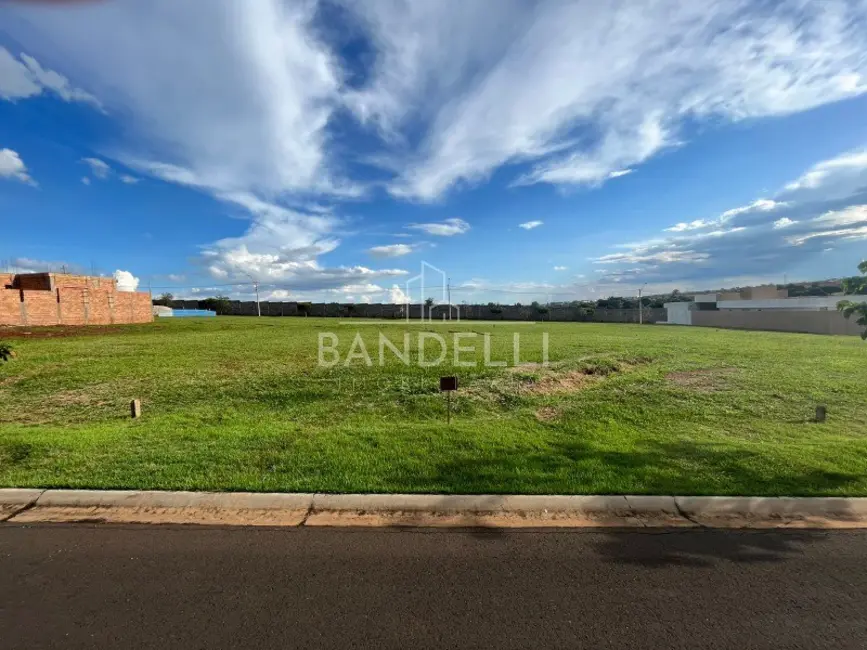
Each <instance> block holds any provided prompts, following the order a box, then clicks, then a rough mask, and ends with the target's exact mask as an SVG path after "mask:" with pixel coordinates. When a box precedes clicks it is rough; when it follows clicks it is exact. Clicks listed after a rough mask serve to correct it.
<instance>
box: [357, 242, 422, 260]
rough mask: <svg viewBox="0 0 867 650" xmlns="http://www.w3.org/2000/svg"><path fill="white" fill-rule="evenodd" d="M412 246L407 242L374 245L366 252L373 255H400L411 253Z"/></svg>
mask: <svg viewBox="0 0 867 650" xmlns="http://www.w3.org/2000/svg"><path fill="white" fill-rule="evenodd" d="M412 251H413V247H412V246H410V245H409V244H389V245H387V246H374V247H372V248H368V249H367V252H368V253H370V254H371V255H372V256H373V257H401V256H403V255H409V254H410V253H412Z"/></svg>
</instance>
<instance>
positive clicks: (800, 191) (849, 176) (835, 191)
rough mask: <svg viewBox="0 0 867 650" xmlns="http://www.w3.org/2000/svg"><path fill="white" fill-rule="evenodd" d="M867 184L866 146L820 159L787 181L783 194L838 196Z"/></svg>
mask: <svg viewBox="0 0 867 650" xmlns="http://www.w3.org/2000/svg"><path fill="white" fill-rule="evenodd" d="M865 188H867V150H862V151H853V152H849V153H844V154H842V155H840V156H837V157H836V158H832V159H830V160H825V161H822V162H820V163H818V164H816V165H814V166H813V167H811V168H810V169H809V170H807V171H806V172H805V173H804V174H803V175H802V176H801V177H800V178H798V179H796V180H794V181H792V182H791V183H789V184H788V185H786V187H785V189H784V190H783V193H782V194H783V195H784V196H786V197H787V198H791V199H796V200H802V201H803V200H815V199H817V198H821V199H838V198H844V197H846V196H849V195H851V194H853V193H855V192H857V191H859V190H864V189H865Z"/></svg>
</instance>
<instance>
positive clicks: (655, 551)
mask: <svg viewBox="0 0 867 650" xmlns="http://www.w3.org/2000/svg"><path fill="white" fill-rule="evenodd" d="M831 534H837V535H839V534H846V533H842V532H835V533H829V532H826V531H818V530H817V531H809V530H800V531H793V530H722V529H716V530H679V531H669V532H665V533H656V534H654V533H648V532H644V533H635V534H624V533H620V534H617V533H612V534H606V535H605V536H604V539H603V540H602V541H600V542H599V544H598V545H597V546H596V549H595V550H596V552H597V553H599V554H600V555H601V556H602V557H603V558H604V559H605V560H606V561H608V562H614V563H617V564H629V565H638V566H643V567H648V568H657V567H658V568H662V567H669V566H692V567H712V566H714V565H715V564H717V563H719V562H737V563H746V564H757V563H764V562H784V561H786V560H788V559H792V558H794V557H796V556H799V555H801V554H802V553H803V552H804V550H805V547H807V546H810V545H814V544H821V543H822V542H823V541H825V540H827V539H828V536H829V535H831Z"/></svg>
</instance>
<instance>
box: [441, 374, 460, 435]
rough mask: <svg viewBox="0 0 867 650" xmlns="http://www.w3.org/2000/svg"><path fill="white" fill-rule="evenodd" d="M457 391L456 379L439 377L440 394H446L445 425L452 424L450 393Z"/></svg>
mask: <svg viewBox="0 0 867 650" xmlns="http://www.w3.org/2000/svg"><path fill="white" fill-rule="evenodd" d="M457 389H458V378H457V377H440V392H442V393H445V394H446V414H447V415H446V423H447V424H451V423H452V391H455V390H457Z"/></svg>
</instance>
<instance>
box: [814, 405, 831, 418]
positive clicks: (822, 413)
mask: <svg viewBox="0 0 867 650" xmlns="http://www.w3.org/2000/svg"><path fill="white" fill-rule="evenodd" d="M827 419H828V407H827V406H817V407H816V422H824V421H825V420H827Z"/></svg>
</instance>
